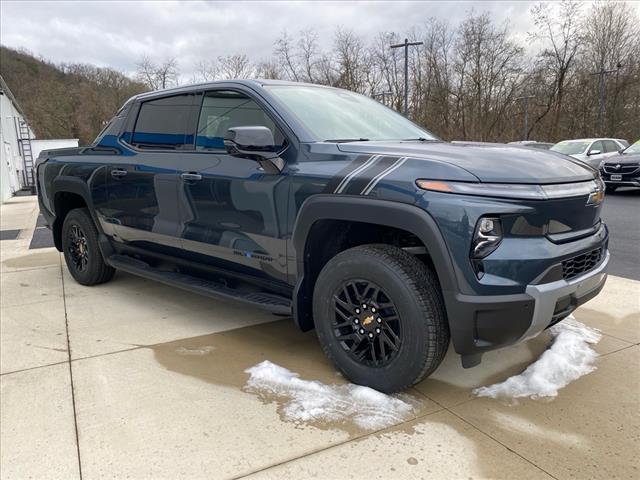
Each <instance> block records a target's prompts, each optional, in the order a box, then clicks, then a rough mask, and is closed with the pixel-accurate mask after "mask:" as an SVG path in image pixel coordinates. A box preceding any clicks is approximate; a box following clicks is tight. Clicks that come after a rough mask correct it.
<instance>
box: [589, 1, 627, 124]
mask: <svg viewBox="0 0 640 480" xmlns="http://www.w3.org/2000/svg"><path fill="white" fill-rule="evenodd" d="M583 30H584V32H585V35H584V45H585V52H584V53H585V54H584V69H585V70H590V71H592V72H594V71H596V72H597V71H602V70H612V69H615V70H616V73H615V75H612V76H611V77H605V78H604V79H603V81H605V82H606V83H607V92H608V93H609V95H607V100H608V101H607V102H606V111H605V112H606V117H607V130H608V132H609V133H612V132H613V131H614V130H615V129H616V128H617V127H618V125H617V124H618V123H619V122H620V121H623V118H624V117H625V116H624V112H623V109H624V108H625V107H626V108H629V103H628V100H629V99H630V97H631V98H632V95H633V94H632V93H631V92H632V91H633V89H634V86H635V87H636V89H637V88H638V87H637V85H638V83H639V80H638V74H639V73H640V68H638V62H639V61H640V19H639V18H638V14H637V13H636V11H635V10H634V9H632V8H631V7H630V5H629V4H627V3H622V2H620V3H616V2H598V3H595V4H594V5H593V7H592V8H591V11H590V12H589V14H588V15H587V16H586V17H585V20H584V27H583ZM592 84H593V86H592V91H593V93H594V95H597V94H598V92H597V91H596V82H592ZM636 112H637V110H636ZM636 117H637V115H636ZM636 124H637V122H636Z"/></svg>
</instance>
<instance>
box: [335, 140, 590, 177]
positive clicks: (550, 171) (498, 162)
mask: <svg viewBox="0 0 640 480" xmlns="http://www.w3.org/2000/svg"><path fill="white" fill-rule="evenodd" d="M338 149H339V150H341V151H343V152H350V153H364V154H367V153H369V154H378V155H399V156H405V157H411V158H416V159H425V160H431V161H437V162H442V163H447V164H449V165H455V166H457V167H459V168H462V169H464V170H466V171H467V172H469V173H471V174H472V175H474V176H475V177H476V178H477V179H478V180H479V181H481V182H486V183H528V184H540V185H542V184H550V183H569V182H580V181H587V180H592V179H593V178H594V177H595V176H596V175H597V172H596V170H594V169H593V168H591V167H590V166H589V165H586V164H585V163H583V162H581V161H579V160H575V159H573V158H571V157H568V156H566V155H562V154H559V153H556V152H551V151H548V150H536V149H533V148H525V147H520V146H515V145H504V144H496V143H487V144H479V143H474V144H468V143H447V142H419V141H389V142H383V141H376V142H349V143H341V144H338ZM424 176H425V178H429V173H428V170H425V174H424Z"/></svg>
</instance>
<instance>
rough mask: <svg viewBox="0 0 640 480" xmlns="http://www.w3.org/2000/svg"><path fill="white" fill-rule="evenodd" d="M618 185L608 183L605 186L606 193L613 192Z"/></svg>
mask: <svg viewBox="0 0 640 480" xmlns="http://www.w3.org/2000/svg"><path fill="white" fill-rule="evenodd" d="M617 188H618V187H617V186H615V185H606V186H605V188H604V191H605V193H613V192H615V191H616V189H617Z"/></svg>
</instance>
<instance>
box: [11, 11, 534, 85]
mask: <svg viewBox="0 0 640 480" xmlns="http://www.w3.org/2000/svg"><path fill="white" fill-rule="evenodd" d="M534 4H535V2H528V1H503V2H499V1H483V2H478V1H476V2H467V1H459V2H400V1H397V2H385V1H380V2H364V1H362V2H357V1H356V2H320V1H319V2H293V1H289V2H269V1H252V2H240V1H237V2H202V1H186V2H170V1H137V2H136V1H86V2H74V1H67V2H63V1H12V0H2V1H1V2H0V17H1V19H0V43H2V44H3V45H5V46H8V47H12V48H18V49H26V50H28V51H29V52H31V53H32V54H35V55H37V56H42V57H44V58H46V59H48V60H50V61H53V62H55V63H62V62H64V63H90V64H94V65H97V66H103V67H112V68H115V69H117V70H120V71H123V72H125V73H128V74H133V73H134V72H135V69H136V63H137V62H138V61H140V59H141V58H142V57H143V56H145V55H146V56H148V57H150V58H151V59H152V60H156V61H161V60H163V59H167V58H172V57H175V58H177V60H178V63H179V67H180V70H181V72H182V75H183V76H186V77H188V76H190V75H191V74H192V73H193V72H194V70H195V68H196V65H197V63H198V62H200V61H205V60H211V59H215V58H217V57H218V56H226V55H232V54H247V55H248V56H249V58H251V59H252V60H253V61H259V60H261V59H266V58H268V57H270V56H271V54H272V52H273V49H274V42H275V41H276V39H277V38H278V37H279V36H280V34H281V33H282V32H283V31H284V30H286V31H287V32H288V33H289V34H290V35H291V36H293V37H294V38H295V36H296V34H297V32H299V31H301V30H306V29H314V30H315V31H316V32H317V33H318V36H319V40H320V45H321V46H322V47H323V48H326V49H328V48H330V47H331V42H332V37H333V32H334V31H335V29H336V28H337V27H338V26H342V27H345V28H347V29H351V30H352V31H354V32H355V33H356V34H358V35H361V36H362V37H363V38H365V39H368V38H372V37H373V36H374V35H376V34H377V33H378V32H382V31H385V32H397V33H399V34H401V35H403V36H404V34H405V33H406V32H407V31H408V30H410V29H411V27H412V26H416V25H420V24H421V23H423V22H424V21H425V20H426V19H428V18H429V17H435V18H438V19H440V20H446V21H448V22H450V23H451V24H452V25H455V24H457V23H458V22H459V21H460V20H461V19H462V18H464V17H465V16H466V15H467V14H468V13H469V12H470V11H472V10H475V11H476V12H481V11H485V10H486V11H489V12H491V15H492V16H493V18H494V19H495V20H496V21H497V22H502V21H509V25H510V28H511V32H512V33H513V34H514V35H515V36H516V37H519V38H520V39H521V40H522V41H523V43H524V41H525V40H526V32H527V31H531V30H532V29H533V21H532V18H531V14H530V9H531V7H532V6H533V5H534Z"/></svg>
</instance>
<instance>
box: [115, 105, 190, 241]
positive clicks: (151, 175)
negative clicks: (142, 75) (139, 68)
mask: <svg viewBox="0 0 640 480" xmlns="http://www.w3.org/2000/svg"><path fill="white" fill-rule="evenodd" d="M197 99H198V97H197V95H194V94H183V95H174V96H169V97H161V98H154V99H151V100H148V101H146V102H142V103H141V104H140V105H138V106H136V108H134V111H133V112H132V115H133V116H134V118H132V119H131V121H130V123H129V128H128V129H129V131H128V132H125V133H124V134H123V137H122V140H124V142H125V143H127V144H128V146H129V147H130V150H131V152H130V153H131V155H127V156H122V157H119V158H118V159H116V160H115V161H114V162H113V163H112V164H111V165H110V166H109V170H108V171H107V192H108V209H109V222H110V223H112V224H113V225H114V228H113V231H114V234H115V235H114V237H115V239H116V240H118V241H120V242H123V243H127V244H129V245H130V246H137V247H141V248H144V249H147V250H156V251H165V252H166V250H167V248H171V247H173V248H174V249H179V248H180V239H179V236H178V226H179V220H180V218H179V211H178V201H177V196H178V165H179V164H180V162H181V161H183V158H184V157H185V156H188V155H189V154H191V153H193V152H194V136H193V131H194V128H195V121H196V116H197V105H198V104H197ZM169 253H172V252H169Z"/></svg>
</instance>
